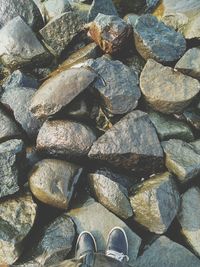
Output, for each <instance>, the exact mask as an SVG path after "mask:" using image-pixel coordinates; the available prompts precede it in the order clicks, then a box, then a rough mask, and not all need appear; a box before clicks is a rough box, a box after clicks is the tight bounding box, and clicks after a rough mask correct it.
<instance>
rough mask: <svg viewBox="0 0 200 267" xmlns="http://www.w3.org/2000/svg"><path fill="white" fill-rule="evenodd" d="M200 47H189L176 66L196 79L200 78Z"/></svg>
mask: <svg viewBox="0 0 200 267" xmlns="http://www.w3.org/2000/svg"><path fill="white" fill-rule="evenodd" d="M199 61H200V47H194V48H192V49H189V50H188V51H187V52H186V53H185V54H184V55H183V57H182V58H181V59H180V60H179V61H178V62H177V63H176V66H175V68H176V69H177V70H178V71H180V72H182V73H184V74H185V75H188V76H191V77H193V78H196V79H200V63H199Z"/></svg>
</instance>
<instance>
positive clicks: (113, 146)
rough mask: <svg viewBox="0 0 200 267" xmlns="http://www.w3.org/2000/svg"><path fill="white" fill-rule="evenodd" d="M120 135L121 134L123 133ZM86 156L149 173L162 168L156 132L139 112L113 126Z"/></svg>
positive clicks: (134, 112)
mask: <svg viewBox="0 0 200 267" xmlns="http://www.w3.org/2000/svg"><path fill="white" fill-rule="evenodd" d="M122 133H123V134H122ZM89 157H90V158H93V159H99V160H103V161H106V162H109V163H111V164H113V165H115V166H117V167H121V168H125V169H129V170H132V171H144V166H145V171H146V172H152V171H155V170H158V169H160V168H161V167H162V165H163V152H162V149H161V146H160V143H159V140H158V137H157V134H156V131H155V129H154V127H153V125H152V124H151V121H150V120H149V118H148V115H147V114H146V113H144V112H142V111H139V110H137V111H133V112H131V113H129V114H128V115H126V116H125V117H124V118H123V119H121V120H120V121H119V122H118V123H116V124H115V125H114V126H113V127H112V128H111V129H110V130H108V131H107V132H106V133H105V134H104V135H102V136H101V137H100V138H99V139H98V140H97V141H96V142H95V143H94V144H93V146H92V148H91V150H90V152H89Z"/></svg>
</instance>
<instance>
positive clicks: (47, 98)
mask: <svg viewBox="0 0 200 267" xmlns="http://www.w3.org/2000/svg"><path fill="white" fill-rule="evenodd" d="M96 77H97V75H96V74H95V73H94V72H93V71H91V70H88V69H86V68H72V69H67V70H65V71H63V72H61V73H59V74H57V75H56V76H54V77H51V78H49V79H48V80H47V81H45V82H44V83H43V84H42V85H41V87H40V88H39V90H37V92H36V93H35V94H34V97H33V99H32V101H31V106H30V110H31V111H32V113H33V114H34V115H35V116H36V117H37V118H47V117H48V116H50V115H53V114H55V113H56V112H58V111H60V110H61V109H62V108H63V107H65V106H67V104H69V103H70V102H71V101H72V100H73V99H74V98H75V97H76V96H77V95H78V94H80V93H81V92H82V91H84V90H85V89H87V88H88V87H89V86H90V85H91V84H92V82H93V81H94V79H95V78H96Z"/></svg>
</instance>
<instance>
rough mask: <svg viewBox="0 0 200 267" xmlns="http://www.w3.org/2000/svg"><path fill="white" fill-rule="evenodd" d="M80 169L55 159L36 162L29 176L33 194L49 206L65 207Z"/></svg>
mask: <svg viewBox="0 0 200 267" xmlns="http://www.w3.org/2000/svg"><path fill="white" fill-rule="evenodd" d="M81 172H82V169H81V168H80V167H79V166H76V165H74V164H72V163H68V162H65V161H62V160H56V159H44V160H42V161H40V162H38V163H37V164H36V165H35V166H34V168H33V170H32V171H31V174H30V176H29V186H30V189H31V192H32V193H33V195H34V196H35V197H36V198H37V199H39V200H40V201H41V202H43V203H45V204H48V205H50V206H53V207H56V208H59V209H67V208H68V206H69V202H70V199H71V197H72V194H73V192H74V187H75V185H76V183H77V181H78V179H79V177H80V174H81Z"/></svg>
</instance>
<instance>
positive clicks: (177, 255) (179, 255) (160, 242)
mask: <svg viewBox="0 0 200 267" xmlns="http://www.w3.org/2000/svg"><path fill="white" fill-rule="evenodd" d="M199 265H200V260H199V259H198V258H197V257H196V256H195V255H194V254H192V253H191V252H190V251H189V250H187V249H186V248H185V247H183V246H181V245H179V244H177V243H175V242H173V241H171V240H170V239H168V238H167V237H165V236H161V237H160V238H158V239H157V240H156V241H155V242H154V243H153V244H152V245H151V246H150V247H149V248H148V249H147V250H145V252H144V253H143V255H142V256H140V257H139V258H138V259H137V261H136V263H135V266H136V267H150V266H151V267H161V266H162V267H169V266H173V267H180V266H181V267H191V266H199Z"/></svg>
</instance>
